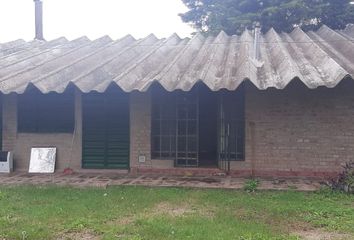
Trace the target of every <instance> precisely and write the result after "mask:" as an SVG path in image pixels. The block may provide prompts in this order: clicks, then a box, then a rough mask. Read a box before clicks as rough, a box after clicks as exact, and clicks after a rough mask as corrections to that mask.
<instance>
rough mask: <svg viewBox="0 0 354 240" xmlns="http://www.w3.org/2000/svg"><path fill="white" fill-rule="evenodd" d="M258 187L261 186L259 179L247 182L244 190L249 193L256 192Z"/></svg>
mask: <svg viewBox="0 0 354 240" xmlns="http://www.w3.org/2000/svg"><path fill="white" fill-rule="evenodd" d="M258 185H259V180H258V179H248V180H247V181H246V182H245V184H244V186H243V189H244V190H245V191H247V192H255V191H256V190H257V188H258Z"/></svg>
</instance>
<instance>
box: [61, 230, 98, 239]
mask: <svg viewBox="0 0 354 240" xmlns="http://www.w3.org/2000/svg"><path fill="white" fill-rule="evenodd" d="M56 239H57V240H99V239H101V238H100V237H99V236H98V235H96V234H94V233H92V232H90V231H82V232H68V233H64V234H62V235H61V236H60V237H58V238H56Z"/></svg>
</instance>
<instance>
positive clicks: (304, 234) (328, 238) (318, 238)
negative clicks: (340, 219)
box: [293, 229, 353, 240]
mask: <svg viewBox="0 0 354 240" xmlns="http://www.w3.org/2000/svg"><path fill="white" fill-rule="evenodd" d="M293 234H294V235H296V236H299V237H300V238H301V239H304V240H349V239H353V236H350V235H348V234H341V233H335V232H326V231H324V230H322V229H312V230H305V231H296V232H294V233H293Z"/></svg>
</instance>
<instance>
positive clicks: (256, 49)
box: [253, 22, 261, 60]
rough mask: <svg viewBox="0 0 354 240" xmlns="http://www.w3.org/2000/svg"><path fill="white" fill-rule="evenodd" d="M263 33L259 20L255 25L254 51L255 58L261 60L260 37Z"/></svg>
mask: <svg viewBox="0 0 354 240" xmlns="http://www.w3.org/2000/svg"><path fill="white" fill-rule="evenodd" d="M260 35H261V25H260V23H259V22H257V23H256V25H255V27H254V45H253V53H254V56H253V57H254V59H255V60H259V57H260V54H259V38H260Z"/></svg>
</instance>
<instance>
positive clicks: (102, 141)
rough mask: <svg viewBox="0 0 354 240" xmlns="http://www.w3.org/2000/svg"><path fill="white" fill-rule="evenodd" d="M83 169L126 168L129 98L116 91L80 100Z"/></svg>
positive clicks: (95, 94)
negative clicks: (81, 110)
mask: <svg viewBox="0 0 354 240" xmlns="http://www.w3.org/2000/svg"><path fill="white" fill-rule="evenodd" d="M82 109H83V113H82V118H83V119H82V122H83V127H82V129H83V139H82V144H83V145H82V167H83V168H95V169H104V168H106V169H113V168H116V169H128V168H129V97H128V94H126V93H122V92H118V91H112V90H111V91H107V92H105V93H89V94H84V95H83V98H82Z"/></svg>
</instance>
